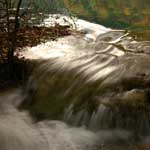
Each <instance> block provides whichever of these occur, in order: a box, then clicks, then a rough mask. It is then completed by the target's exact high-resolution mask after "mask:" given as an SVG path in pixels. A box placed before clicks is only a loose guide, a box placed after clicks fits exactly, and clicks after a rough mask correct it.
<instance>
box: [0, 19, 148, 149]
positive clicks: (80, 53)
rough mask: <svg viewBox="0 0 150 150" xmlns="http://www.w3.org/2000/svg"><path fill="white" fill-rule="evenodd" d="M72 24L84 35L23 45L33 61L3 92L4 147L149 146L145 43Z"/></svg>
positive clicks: (0, 133)
mask: <svg viewBox="0 0 150 150" xmlns="http://www.w3.org/2000/svg"><path fill="white" fill-rule="evenodd" d="M59 19H60V20H61V17H60V18H59ZM47 21H48V19H47ZM77 23H78V25H79V27H78V28H80V30H82V32H83V33H84V34H81V35H72V36H68V37H64V38H60V39H58V40H57V41H51V42H46V43H43V44H41V45H38V46H37V47H32V48H28V49H27V50H26V51H24V52H22V53H23V55H24V56H25V58H27V59H29V60H30V61H36V62H37V64H38V67H37V68H36V69H35V71H34V72H33V74H32V75H31V77H30V79H29V81H28V84H27V87H26V90H23V89H21V88H20V89H15V90H10V91H8V92H6V93H4V94H1V95H0V149H1V150H34V149H36V150H149V149H150V144H149V143H150V138H149V136H150V119H149V118H150V117H149V116H150V111H149V110H150V108H149V103H148V95H149V83H150V78H149V75H150V67H149V63H150V56H149V50H150V49H149V48H150V46H149V42H148V41H135V40H134V39H133V38H132V37H131V36H130V35H129V34H126V33H124V31H118V30H111V29H107V28H105V27H102V26H100V25H96V24H92V23H89V22H86V21H84V20H77ZM20 108H23V109H20Z"/></svg>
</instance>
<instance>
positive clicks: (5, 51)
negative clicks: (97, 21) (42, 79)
mask: <svg viewBox="0 0 150 150" xmlns="http://www.w3.org/2000/svg"><path fill="white" fill-rule="evenodd" d="M21 5H22V0H18V1H15V3H14V2H13V0H0V12H1V14H0V39H1V40H0V89H5V88H7V87H8V86H9V85H16V83H21V82H22V81H23V80H24V79H25V78H26V77H25V76H26V75H27V74H28V73H27V68H28V66H26V64H27V62H26V61H27V60H24V58H23V57H22V59H18V57H17V55H18V53H19V51H21V50H22V48H23V47H26V46H29V47H32V46H35V45H37V44H40V43H41V42H45V41H46V40H56V39H57V38H58V37H62V36H66V35H70V34H71V32H70V29H69V26H67V25H66V26H61V25H58V24H55V25H54V26H53V27H44V26H35V25H34V24H32V25H31V24H29V23H31V19H32V18H31V17H32V11H31V10H30V9H27V10H25V9H22V8H21ZM22 10H23V11H22ZM38 15H39V14H36V15H35V17H37V16H38Z"/></svg>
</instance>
